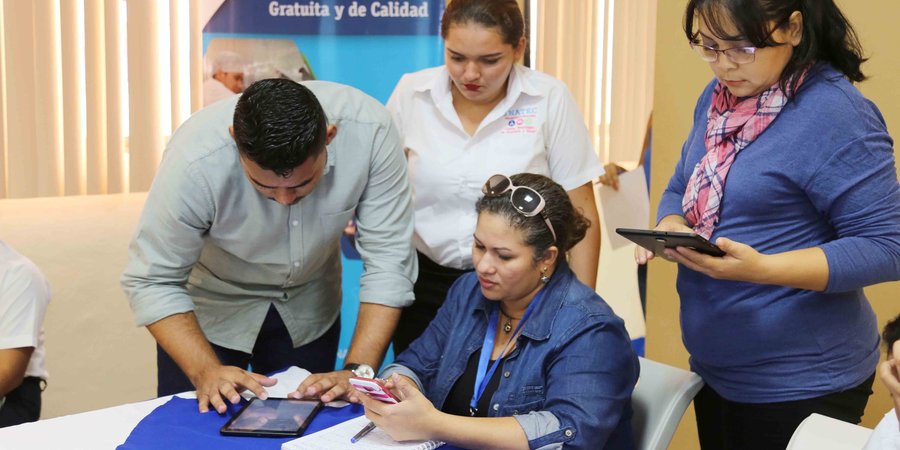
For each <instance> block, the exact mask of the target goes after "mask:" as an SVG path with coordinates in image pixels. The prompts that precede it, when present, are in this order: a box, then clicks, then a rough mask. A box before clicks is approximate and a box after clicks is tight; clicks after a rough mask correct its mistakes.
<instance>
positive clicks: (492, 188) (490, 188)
mask: <svg viewBox="0 0 900 450" xmlns="http://www.w3.org/2000/svg"><path fill="white" fill-rule="evenodd" d="M510 191H511V193H510V195H509V202H510V203H512V205H513V208H516V211H518V212H519V214H521V215H523V216H525V217H534V216H536V215H538V214H540V215H541V218H542V219H544V223H546V224H547V228H548V229H550V235H552V236H553V242H556V231H555V230H554V229H553V224H551V223H550V219H548V218H547V213H546V212H545V211H544V206H546V205H547V204H546V203H545V202H544V197H541V194H538V192H537V191H536V190H534V189H532V188H530V187H528V186H516V185H514V184H513V182H512V180H510V179H509V177H508V176H506V175H500V174H497V175H493V176H491V177H490V178H488V180H487V181H486V182H485V183H484V186H482V187H481V193H483V194H484V195H486V196H488V197H499V196H501V195H503V194H506V193H507V192H510Z"/></svg>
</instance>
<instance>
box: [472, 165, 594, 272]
mask: <svg viewBox="0 0 900 450" xmlns="http://www.w3.org/2000/svg"><path fill="white" fill-rule="evenodd" d="M509 179H510V180H511V181H512V182H513V184H514V185H516V186H528V187H530V188H531V189H534V190H535V191H537V193H538V194H541V197H543V198H544V210H543V211H542V212H541V214H538V215H536V216H533V217H526V216H523V215H522V214H521V213H520V212H519V211H518V210H517V209H516V208H515V207H514V206H513V204H512V202H511V201H510V194H508V193H507V194H504V195H499V196H483V197H481V198H480V199H479V200H478V202H477V203H475V212H477V213H478V214H481V213H483V212H489V213H492V214H496V215H498V216H501V217H503V218H505V219H506V221H507V223H509V225H510V226H511V227H513V228H515V229H517V230H521V231H522V233H523V234H524V235H525V245H527V246H529V247H531V248H532V249H534V259H535V261H539V260H541V259H543V258H544V257H545V256H546V255H547V250H548V249H549V248H550V247H551V246H553V245H556V247H557V248H558V249H559V250H560V251H561V252H563V253H565V252H567V251H569V250H570V249H571V248H572V247H574V246H575V244H577V243H579V242H580V241H581V240H582V239H584V235H585V233H586V232H587V229H588V228H589V227H590V226H591V222H590V221H589V220H588V219H587V218H586V217H584V215H583V214H582V213H581V211H578V210H576V209H575V207H574V206H572V201H571V200H569V194H567V193H566V191H565V189H563V188H562V186H560V185H559V184H557V183H556V182H555V181H553V180H551V179H550V178H547V177H545V176H543V175H537V174H534V173H520V174H516V175H513V176H511V177H509ZM543 217H546V218H547V219H548V220H549V221H550V223H551V224H552V225H553V230H554V231H555V232H556V242H554V241H553V236H552V235H551V234H550V229H549V228H547V224H546V223H544V218H543Z"/></svg>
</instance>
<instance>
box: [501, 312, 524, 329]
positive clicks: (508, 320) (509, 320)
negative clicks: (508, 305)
mask: <svg viewBox="0 0 900 450" xmlns="http://www.w3.org/2000/svg"><path fill="white" fill-rule="evenodd" d="M498 309H499V310H500V315H501V316H503V318H504V319H506V323H504V324H503V332H504V333H509V332H510V331H512V329H513V327H512V321H513V320H521V319H522V318H521V317H512V316H509V315H507V314H506V313H505V312H504V311H503V308H502V307H501V308H498Z"/></svg>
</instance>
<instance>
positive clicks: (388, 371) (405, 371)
mask: <svg viewBox="0 0 900 450" xmlns="http://www.w3.org/2000/svg"><path fill="white" fill-rule="evenodd" d="M395 373H396V374H397V375H403V376H405V377H409V378H410V379H412V380H413V381H415V382H416V386H417V387H418V388H419V392H421V393H422V394H424V393H425V388H423V387H422V381H421V380H419V377H418V376H416V373H415V372H413V371H412V370H410V369H409V367H406V366H403V365H400V364H390V365H388V366H387V367H385V368H384V370H382V371H381V373H379V374H378V378H381V379H382V380H386V379H388V378H390V376H391V375H393V374H395Z"/></svg>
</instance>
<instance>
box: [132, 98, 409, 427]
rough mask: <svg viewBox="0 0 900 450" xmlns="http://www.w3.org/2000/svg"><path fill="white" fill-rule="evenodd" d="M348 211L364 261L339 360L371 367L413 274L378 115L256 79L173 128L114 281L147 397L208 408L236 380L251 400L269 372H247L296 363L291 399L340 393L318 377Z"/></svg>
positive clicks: (335, 381) (386, 131)
mask: <svg viewBox="0 0 900 450" xmlns="http://www.w3.org/2000/svg"><path fill="white" fill-rule="evenodd" d="M323 108H324V110H323ZM354 211H355V213H356V217H357V230H358V232H357V237H356V244H357V248H358V250H359V253H360V254H361V255H362V258H363V262H364V268H365V269H364V273H363V275H362V279H361V282H360V301H361V306H360V309H359V317H358V321H357V324H356V330H355V333H354V336H353V341H352V344H351V347H350V350H349V352H348V354H347V356H346V361H348V363H351V364H348V366H349V368H359V367H361V368H366V369H368V366H371V367H375V368H377V367H378V365H379V364H380V363H381V360H382V358H383V356H384V352H385V351H386V349H387V346H388V343H389V342H390V337H391V334H392V333H393V331H394V328H395V326H396V324H397V320H398V319H399V316H400V308H402V307H404V306H407V305H409V304H410V303H412V301H413V294H412V285H413V282H414V281H415V276H416V271H417V267H416V257H415V254H414V250H413V247H412V244H411V242H412V240H411V237H412V227H413V224H412V209H411V205H410V188H409V184H408V182H407V175H406V162H405V159H404V155H403V151H402V148H401V144H400V140H399V137H398V135H397V132H396V130H395V129H394V126H393V124H392V122H391V118H390V114H389V113H388V112H387V110H386V109H385V108H384V107H383V106H381V104H379V103H378V102H377V101H376V100H374V99H372V98H371V97H368V96H367V95H365V94H363V93H362V92H360V91H358V90H356V89H353V88H351V87H349V86H344V85H340V84H336V83H328V82H321V81H311V82H304V83H303V84H302V85H301V84H298V83H295V82H293V81H290V80H263V81H260V82H258V83H255V84H254V85H252V86H251V87H250V88H248V89H247V90H246V91H245V92H244V93H243V94H242V95H241V96H240V98H238V97H237V96H236V97H235V98H234V99H230V100H223V101H221V102H218V103H216V104H214V105H211V106H210V107H208V108H206V109H203V110H201V111H199V112H198V113H197V114H195V115H193V116H192V117H191V118H190V119H189V120H188V121H187V122H185V123H184V124H183V125H182V126H181V127H180V128H179V129H178V130H177V131H176V132H175V133H174V135H173V136H172V139H171V141H170V142H169V144H168V147H167V149H166V152H165V154H164V156H163V160H162V162H161V164H160V167H159V170H158V171H157V174H156V178H155V179H154V181H153V185H152V187H151V189H150V193H149V195H148V197H147V202H146V205H145V206H144V211H143V214H142V215H141V219H140V222H139V224H138V229H137V231H136V232H135V235H134V238H133V240H132V242H131V245H130V248H129V263H128V267H127V268H126V270H125V273H124V274H123V276H122V286H123V288H124V290H125V292H126V294H127V295H128V298H129V301H130V302H131V308H132V310H133V311H134V314H135V318H136V322H137V323H138V325H139V326H147V328H148V329H149V330H150V333H151V334H152V335H153V337H154V338H155V339H156V341H157V343H158V347H157V366H158V367H157V375H158V381H159V387H158V394H159V395H167V394H172V393H175V392H180V391H185V390H190V389H191V388H196V391H197V398H198V402H199V409H200V411H206V410H208V406H209V405H212V406H213V407H214V408H215V409H216V410H217V411H219V412H220V413H221V412H224V411H225V408H226V403H225V402H231V403H236V402H237V401H238V400H239V395H238V392H239V391H241V390H244V389H249V390H251V391H253V392H254V393H255V394H256V395H258V396H260V397H265V391H264V389H263V386H270V385H272V384H274V383H275V380H274V379H271V378H268V377H265V376H263V375H260V373H266V372H270V371H273V370H276V369H279V368H282V367H287V366H290V365H297V366H300V367H303V368H306V369H308V370H310V371H311V372H313V373H314V375H312V376H311V377H309V378H308V379H307V380H306V381H304V382H303V383H302V384H301V385H300V386H298V387H297V390H296V391H295V392H294V393H292V396H295V397H301V396H304V397H310V396H320V398H321V399H322V400H323V401H326V402H327V401H330V400H332V399H334V398H336V397H341V396H343V395H344V394H345V393H346V392H347V391H348V390H349V389H350V387H349V384H348V382H347V379H348V378H349V377H350V376H351V375H352V373H351V371H350V370H342V371H333V372H332V370H333V369H334V364H335V358H336V350H337V342H338V335H339V334H340V324H339V323H340V321H339V320H338V318H339V317H338V316H339V313H340V303H341V261H340V250H339V239H340V236H341V232H342V230H343V228H344V226H345V225H346V224H347V222H348V221H349V219H350V218H351V217H352V216H353V214H354ZM248 363H249V364H250V365H251V366H252V367H253V370H254V371H255V372H257V373H251V372H248V371H246V370H244V369H245V368H246V367H247V365H248ZM317 372H324V373H317Z"/></svg>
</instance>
